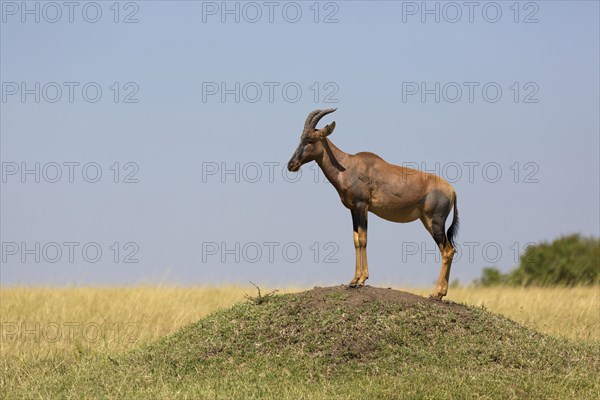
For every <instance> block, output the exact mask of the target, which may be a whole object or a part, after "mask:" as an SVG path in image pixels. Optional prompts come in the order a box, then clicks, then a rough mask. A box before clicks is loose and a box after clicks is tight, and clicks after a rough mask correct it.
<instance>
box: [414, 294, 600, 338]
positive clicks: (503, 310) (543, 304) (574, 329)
mask: <svg viewBox="0 0 600 400" xmlns="http://www.w3.org/2000/svg"><path fill="white" fill-rule="evenodd" d="M415 292H416V293H419V294H421V295H426V294H427V293H428V292H427V291H426V290H421V289H416V290H415ZM446 299H447V300H451V301H455V302H457V303H465V304H469V305H475V306H483V307H485V308H486V309H487V310H489V311H492V312H494V313H497V314H501V315H504V316H506V317H508V318H510V319H512V320H513V321H516V322H518V323H520V324H522V325H525V326H527V327H530V328H532V329H535V330H537V331H540V332H543V333H547V334H549V335H553V336H559V337H565V338H568V339H575V340H585V341H596V342H600V286H588V287H576V288H568V287H552V288H522V287H515V288H513V287H491V288H468V287H461V288H450V290H449V291H448V296H447V297H446Z"/></svg>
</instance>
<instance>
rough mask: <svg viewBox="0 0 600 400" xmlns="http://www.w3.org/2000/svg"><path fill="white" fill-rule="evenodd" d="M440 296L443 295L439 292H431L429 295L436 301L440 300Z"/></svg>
mask: <svg viewBox="0 0 600 400" xmlns="http://www.w3.org/2000/svg"><path fill="white" fill-rule="evenodd" d="M442 297H444V296H443V295H441V294H439V293H433V294H430V295H429V298H430V299H432V300H436V301H442Z"/></svg>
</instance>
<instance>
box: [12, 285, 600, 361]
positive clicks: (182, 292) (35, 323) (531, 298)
mask: <svg viewBox="0 0 600 400" xmlns="http://www.w3.org/2000/svg"><path fill="white" fill-rule="evenodd" d="M290 291H294V290H293V289H289V290H284V292H290ZM409 291H412V292H415V293H419V294H427V293H428V291H427V290H421V289H409ZM255 292H256V290H255V288H253V287H240V286H220V287H197V288H194V287H115V288H91V287H89V288H27V287H23V288H2V289H0V322H1V328H2V329H1V338H0V339H1V342H0V344H1V350H0V355H1V356H2V358H11V359H12V360H13V361H14V360H15V359H21V360H23V361H25V360H27V361H28V362H32V361H33V362H35V361H43V360H47V359H48V358H53V357H57V356H59V357H60V358H63V357H65V356H66V358H69V357H68V354H72V355H73V357H76V356H77V355H78V354H79V355H80V354H82V353H84V354H88V353H91V354H93V353H105V354H108V353H115V352H120V351H123V350H127V349H130V348H133V347H137V346H139V345H142V344H145V343H148V342H151V341H154V340H156V339H157V338H159V337H161V336H164V335H165V334H168V333H171V332H174V331H175V330H177V329H178V328H180V327H182V326H185V325H187V324H189V323H191V322H194V321H197V320H198V319H200V318H202V317H203V316H205V315H207V314H209V313H211V312H213V311H215V310H218V309H222V308H225V307H229V306H231V305H233V304H235V303H237V302H239V301H241V300H243V299H244V295H245V294H251V295H254V294H255ZM447 299H448V300H452V301H456V302H461V303H466V304H471V305H478V306H479V305H483V306H484V307H485V308H486V309H488V310H490V311H492V312H496V313H499V314H502V315H505V316H507V317H509V318H511V319H513V320H514V321H516V322H519V323H521V324H524V325H526V326H529V327H531V328H534V329H536V330H539V331H541V332H544V333H548V334H551V335H554V336H562V337H567V338H570V339H575V340H585V341H596V342H599V341H600V287H580V288H451V289H450V292H449V296H448V297H447Z"/></svg>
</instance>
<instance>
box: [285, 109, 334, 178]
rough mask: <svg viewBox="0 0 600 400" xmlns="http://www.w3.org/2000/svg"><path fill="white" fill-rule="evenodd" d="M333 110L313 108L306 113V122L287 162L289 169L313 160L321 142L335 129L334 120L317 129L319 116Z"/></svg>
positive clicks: (296, 168) (319, 149)
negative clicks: (298, 142) (294, 149)
mask: <svg viewBox="0 0 600 400" xmlns="http://www.w3.org/2000/svg"><path fill="white" fill-rule="evenodd" d="M335 110H336V109H335V108H328V109H326V110H315V111H313V112H311V113H310V114H308V117H306V122H304V130H303V131H302V136H301V137H300V144H299V145H298V148H297V149H296V151H295V152H294V154H293V155H292V158H290V161H289V162H288V170H289V171H292V172H296V171H298V170H299V169H300V167H301V166H302V165H304V164H306V163H307V162H310V161H314V160H315V159H316V158H317V156H318V155H319V154H320V153H321V152H322V151H323V145H322V143H321V142H322V141H323V140H325V138H326V137H327V136H329V135H331V133H332V132H333V130H334V129H335V121H334V122H332V123H331V124H329V125H327V126H325V127H324V128H321V129H317V124H318V123H319V120H320V119H321V118H323V117H324V116H325V115H327V114H329V113H332V112H334V111H335Z"/></svg>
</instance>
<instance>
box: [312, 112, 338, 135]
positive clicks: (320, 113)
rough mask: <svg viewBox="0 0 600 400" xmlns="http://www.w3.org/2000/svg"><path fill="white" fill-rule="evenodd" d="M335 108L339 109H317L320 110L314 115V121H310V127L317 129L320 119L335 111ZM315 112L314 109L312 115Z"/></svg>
mask: <svg viewBox="0 0 600 400" xmlns="http://www.w3.org/2000/svg"><path fill="white" fill-rule="evenodd" d="M335 110H337V108H328V109H326V110H316V111H318V113H317V114H316V115H315V116H314V117H313V119H312V121H311V122H310V126H309V128H310V129H311V130H312V129H315V128H316V127H317V124H318V123H319V120H320V119H321V118H323V117H324V116H326V115H327V114H330V113H332V112H334V111H335ZM313 113H314V111H313V112H312V113H311V115H312V114H313Z"/></svg>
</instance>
